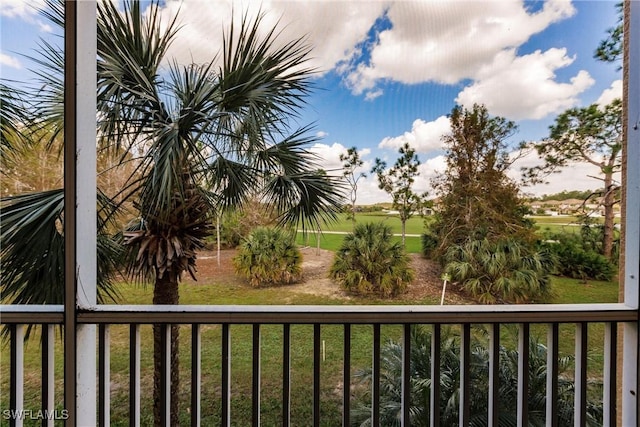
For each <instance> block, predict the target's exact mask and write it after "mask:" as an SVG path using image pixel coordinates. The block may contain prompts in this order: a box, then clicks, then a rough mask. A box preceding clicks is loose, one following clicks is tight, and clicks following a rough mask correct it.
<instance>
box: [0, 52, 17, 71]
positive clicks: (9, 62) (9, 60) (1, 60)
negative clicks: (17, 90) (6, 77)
mask: <svg viewBox="0 0 640 427" xmlns="http://www.w3.org/2000/svg"><path fill="white" fill-rule="evenodd" d="M0 64H2V65H3V66H6V67H11V68H16V69H18V70H20V69H22V64H21V63H20V60H18V58H16V57H15V56H10V55H7V54H4V53H2V52H0Z"/></svg>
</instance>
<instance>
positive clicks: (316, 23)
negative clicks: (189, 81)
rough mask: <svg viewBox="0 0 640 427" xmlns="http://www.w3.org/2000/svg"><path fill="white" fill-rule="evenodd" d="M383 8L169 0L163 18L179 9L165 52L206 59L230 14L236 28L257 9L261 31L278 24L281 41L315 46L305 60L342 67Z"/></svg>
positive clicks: (182, 57)
mask: <svg viewBox="0 0 640 427" xmlns="http://www.w3.org/2000/svg"><path fill="white" fill-rule="evenodd" d="M384 8H385V3H383V2H346V1H345V2H340V3H339V4H338V3H335V2H326V1H309V2H304V1H277V0H275V1H273V0H272V1H268V0H266V1H262V2H256V1H248V0H246V1H238V0H226V1H225V0H215V1H214V0H212V1H202V0H184V1H176V0H172V1H167V2H166V5H165V6H164V7H163V14H164V19H165V21H168V20H169V19H171V18H172V17H173V16H175V14H176V13H179V19H180V23H181V25H182V28H181V29H180V32H179V37H178V39H177V40H176V43H174V44H173V45H172V46H171V48H170V51H169V55H168V56H169V57H171V58H175V59H176V60H177V61H178V62H180V63H190V62H196V63H204V62H209V61H210V60H211V59H213V57H214V55H215V54H217V53H219V51H220V49H221V48H222V35H223V33H224V32H225V31H226V29H227V28H228V27H229V25H230V23H231V16H232V13H233V15H234V21H235V25H236V26H237V27H238V26H239V23H240V19H241V17H242V15H243V14H244V13H245V11H247V12H248V15H249V16H256V15H257V14H258V13H260V12H261V13H263V14H264V18H263V24H264V25H263V26H262V27H261V31H263V32H266V31H269V30H270V29H271V28H274V27H276V26H277V29H278V30H279V31H280V35H279V37H278V40H280V41H281V43H286V42H288V41H290V40H293V39H295V38H299V37H305V39H306V42H307V44H308V45H310V46H311V47H312V49H313V50H312V52H311V55H310V56H311V59H310V60H309V62H308V63H307V64H306V65H307V66H309V67H312V68H315V69H317V70H318V72H319V73H323V72H326V71H328V70H331V69H333V68H335V67H339V66H344V65H345V64H346V63H348V62H349V61H350V60H352V59H353V58H354V57H355V56H356V55H358V54H359V53H360V50H359V47H358V46H359V44H360V43H362V42H363V41H364V40H365V38H366V35H367V32H368V31H369V29H370V28H371V26H372V25H373V23H374V22H375V20H376V18H377V17H378V16H380V15H381V14H382V13H383V11H384ZM278 24H279V25H278ZM263 35H264V33H263Z"/></svg>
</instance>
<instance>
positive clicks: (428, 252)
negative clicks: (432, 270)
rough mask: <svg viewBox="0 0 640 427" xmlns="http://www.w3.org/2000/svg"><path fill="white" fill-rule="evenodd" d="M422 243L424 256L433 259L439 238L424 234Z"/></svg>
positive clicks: (421, 238) (421, 237)
mask: <svg viewBox="0 0 640 427" xmlns="http://www.w3.org/2000/svg"><path fill="white" fill-rule="evenodd" d="M420 243H421V246H422V255H423V256H425V257H427V258H431V257H432V256H433V255H434V253H435V250H436V248H437V247H438V238H437V237H436V236H435V235H434V234H431V233H424V234H422V236H420Z"/></svg>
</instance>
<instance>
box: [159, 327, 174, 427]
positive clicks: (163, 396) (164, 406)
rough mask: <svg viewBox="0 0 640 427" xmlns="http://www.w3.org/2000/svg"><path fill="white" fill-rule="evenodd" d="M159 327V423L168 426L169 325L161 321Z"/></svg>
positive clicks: (169, 414) (169, 406)
mask: <svg viewBox="0 0 640 427" xmlns="http://www.w3.org/2000/svg"><path fill="white" fill-rule="evenodd" d="M158 327H159V328H160V348H161V349H162V359H161V361H160V424H161V425H163V426H165V427H169V425H170V424H171V359H172V357H171V329H172V327H171V325H167V324H166V323H162V324H160V325H159V326H158Z"/></svg>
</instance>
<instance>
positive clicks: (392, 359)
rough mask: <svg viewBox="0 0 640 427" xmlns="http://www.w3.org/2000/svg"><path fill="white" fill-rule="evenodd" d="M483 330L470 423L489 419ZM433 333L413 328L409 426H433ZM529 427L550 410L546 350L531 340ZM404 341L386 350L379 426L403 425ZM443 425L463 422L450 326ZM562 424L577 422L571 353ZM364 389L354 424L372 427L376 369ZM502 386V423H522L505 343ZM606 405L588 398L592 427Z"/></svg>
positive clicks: (512, 359) (444, 357) (445, 336)
mask: <svg viewBox="0 0 640 427" xmlns="http://www.w3.org/2000/svg"><path fill="white" fill-rule="evenodd" d="M482 335H483V334H482V332H481V331H478V333H475V334H472V342H471V361H470V368H471V372H470V377H471V387H470V395H471V399H470V405H471V408H470V414H471V418H470V420H469V421H470V423H469V425H472V426H485V425H487V422H488V415H487V414H488V406H489V401H488V396H489V382H488V378H489V372H488V369H489V351H488V349H487V343H486V339H484V338H483V337H482ZM431 338H432V337H431V333H430V331H429V330H428V329H427V328H425V327H422V326H414V327H413V328H412V329H411V353H410V355H409V357H410V364H411V370H410V379H409V381H410V385H411V399H410V404H411V407H410V409H409V414H410V420H409V421H410V424H411V425H412V426H415V427H423V426H424V427H427V426H429V425H430V424H429V419H430V414H431V408H430V394H431ZM529 348H530V352H529V371H528V373H529V399H528V402H529V407H528V410H529V425H530V426H544V425H545V413H546V409H545V408H546V396H547V394H546V378H547V349H546V347H545V346H544V345H543V344H541V343H539V342H537V341H535V339H533V338H532V339H531V341H530V344H529ZM402 350H403V348H402V343H401V342H397V341H394V340H390V341H389V342H388V343H386V344H385V345H384V346H383V347H382V349H381V355H382V357H381V361H380V365H381V368H380V424H381V425H384V426H389V427H394V426H397V427H399V426H400V425H401V421H400V417H399V416H398V414H399V413H400V411H401V402H402V400H401V396H402V370H403V355H402ZM440 352H441V356H440V357H441V360H440V363H441V365H440V408H439V411H440V424H441V425H443V426H454V425H458V423H459V398H460V339H459V336H458V335H456V334H455V333H454V332H453V331H452V329H451V328H444V329H443V330H442V337H441V341H440ZM558 367H559V376H558V401H557V407H558V420H557V421H558V425H562V426H569V425H573V423H574V420H573V414H574V411H573V405H574V390H575V386H574V384H573V378H572V375H573V373H572V372H571V367H572V359H571V357H562V358H560V360H559V363H558ZM355 377H356V379H357V380H359V381H360V382H361V384H363V385H364V386H365V387H362V388H361V389H362V390H365V391H364V392H363V393H362V394H360V395H358V396H357V397H356V402H355V403H354V405H353V409H352V412H351V418H352V425H358V426H367V425H371V403H370V401H371V397H370V390H371V387H370V386H371V380H372V371H371V369H370V368H369V369H364V370H361V371H358V372H357V373H356V374H355ZM498 378H499V384H500V385H499V387H500V399H499V401H498V402H497V403H498V405H499V408H498V409H499V417H498V425H499V426H501V427H512V426H514V425H517V422H518V419H517V413H518V412H517V406H518V403H517V402H518V398H517V397H518V351H517V350H512V349H508V348H506V347H504V346H502V345H501V346H500V349H499V361H498ZM589 388H590V392H593V393H594V394H595V393H596V392H597V391H600V390H598V389H599V388H600V384H599V383H598V382H597V381H595V380H592V381H589ZM601 420H602V403H601V402H599V401H594V400H592V399H589V400H588V402H587V425H589V426H597V425H601Z"/></svg>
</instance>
